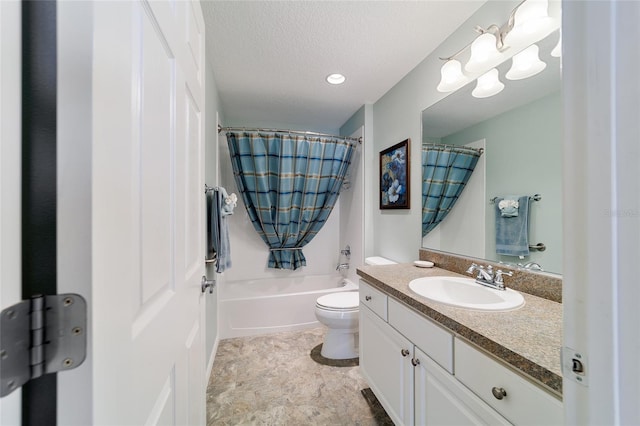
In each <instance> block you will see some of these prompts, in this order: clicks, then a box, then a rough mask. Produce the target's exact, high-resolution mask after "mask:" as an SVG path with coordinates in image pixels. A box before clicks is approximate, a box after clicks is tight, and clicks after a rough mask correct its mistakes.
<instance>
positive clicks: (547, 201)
mask: <svg viewBox="0 0 640 426" xmlns="http://www.w3.org/2000/svg"><path fill="white" fill-rule="evenodd" d="M558 38H559V32H555V33H553V34H551V35H550V36H549V37H547V38H545V39H544V40H542V41H541V42H539V43H538V46H539V47H540V59H541V60H543V61H544V62H546V64H547V67H546V68H545V70H544V71H543V72H541V73H539V74H537V75H535V76H533V77H529V78H526V79H523V80H515V81H512V80H507V79H505V78H504V75H505V73H506V72H507V71H508V69H509V67H510V66H511V61H510V60H508V61H506V62H505V63H503V64H502V65H501V66H499V67H498V70H499V73H500V79H501V80H502V82H503V83H504V85H505V88H504V90H503V91H502V92H500V93H498V94H497V95H495V96H492V97H489V98H483V99H478V98H475V97H473V96H472V94H471V92H472V90H473V89H474V87H475V82H472V83H469V84H467V85H466V86H465V87H463V88H462V89H460V90H458V91H456V92H453V93H452V94H450V95H449V96H447V97H445V98H444V99H443V100H441V101H439V102H438V103H436V104H434V105H432V106H429V107H428V108H426V109H425V110H424V111H422V142H423V144H424V143H441V144H451V145H468V146H472V147H476V148H480V147H481V148H484V154H483V155H482V156H481V157H480V160H479V161H478V164H477V165H476V168H475V170H474V172H473V174H472V176H471V178H470V179H469V182H468V183H467V186H466V188H465V189H464V191H463V193H462V194H461V196H460V198H459V199H458V202H457V203H456V205H455V206H454V208H453V210H452V211H451V212H450V213H449V215H448V216H447V217H446V218H445V219H444V220H443V221H442V222H441V223H440V224H439V225H438V226H437V227H436V228H435V229H434V230H432V231H431V232H430V233H429V234H427V235H426V236H424V237H423V240H422V246H423V247H425V248H429V249H433V250H441V251H445V252H451V253H456V254H460V255H464V256H470V257H475V258H478V259H486V260H491V261H497V262H504V263H507V264H510V265H512V266H518V264H520V265H521V266H522V267H524V266H527V267H528V268H531V266H533V269H535V268H536V265H532V263H535V264H539V265H540V266H541V267H542V268H543V270H544V271H545V272H553V273H558V274H561V273H562V168H561V167H562V144H561V137H562V112H561V94H560V85H561V78H560V59H559V58H555V57H553V56H551V50H552V49H553V48H554V47H555V45H556V44H557V42H558ZM536 194H539V198H540V199H539V200H538V201H535V200H532V201H531V202H530V204H529V244H530V245H532V246H536V245H538V244H543V245H544V251H540V250H537V249H535V248H532V249H531V251H530V253H529V255H527V256H524V257H522V258H521V257H518V256H505V255H500V254H497V253H496V221H497V220H499V219H498V218H497V216H498V215H497V214H496V205H495V204H494V202H493V201H492V200H494V199H495V197H500V198H503V197H507V196H524V195H529V196H531V197H533V196H534V195H536ZM498 226H500V225H498ZM538 247H541V246H538Z"/></svg>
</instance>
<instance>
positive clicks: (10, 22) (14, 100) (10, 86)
mask: <svg viewBox="0 0 640 426" xmlns="http://www.w3.org/2000/svg"><path fill="white" fill-rule="evenodd" d="M20 81H21V80H20V2H4V1H3V2H0V284H1V285H0V310H2V309H4V308H6V307H8V306H11V305H13V304H14V303H17V302H19V301H20V300H21V299H22V298H21V295H22V286H21V278H20V276H21V274H20V265H21V260H20V238H21V237H20V202H21V201H20V200H21V198H20V181H21V176H20V158H21V156H20V155H21V151H20V144H21V139H20V126H21V121H20ZM20 396H21V394H20V390H16V391H14V392H13V393H12V394H10V395H9V396H6V397H4V398H2V399H0V424H3V425H14V424H19V423H20Z"/></svg>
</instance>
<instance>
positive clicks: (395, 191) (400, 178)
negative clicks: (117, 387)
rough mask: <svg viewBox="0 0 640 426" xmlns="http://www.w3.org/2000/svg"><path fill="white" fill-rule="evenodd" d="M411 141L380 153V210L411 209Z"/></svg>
mask: <svg viewBox="0 0 640 426" xmlns="http://www.w3.org/2000/svg"><path fill="white" fill-rule="evenodd" d="M410 148H411V139H405V140H403V141H402V142H400V143H397V144H395V145H393V146H392V147H389V148H387V149H385V150H383V151H380V175H379V176H380V185H379V187H378V192H379V194H380V209H381V210H385V209H410V208H411V196H410V194H411V191H410V186H411V161H410V154H411V150H410Z"/></svg>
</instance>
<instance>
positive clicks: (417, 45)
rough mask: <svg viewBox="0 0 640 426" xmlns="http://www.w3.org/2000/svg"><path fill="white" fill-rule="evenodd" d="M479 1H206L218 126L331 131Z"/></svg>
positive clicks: (401, 74) (388, 84) (405, 69)
mask: <svg viewBox="0 0 640 426" xmlns="http://www.w3.org/2000/svg"><path fill="white" fill-rule="evenodd" d="M483 3H484V1H480V0H475V1H453V0H449V1H430V0H422V1H399V0H396V1H326V0H325V1H217V0H204V1H202V8H203V11H204V16H205V22H206V31H207V59H208V61H209V62H210V63H211V65H212V67H213V72H214V75H215V79H216V85H217V87H218V91H219V96H220V100H221V103H222V111H223V114H224V117H225V123H223V124H224V125H234V126H242V125H247V126H263V127H286V128H291V129H306V130H312V131H335V130H337V129H338V128H339V127H340V126H341V125H342V124H344V122H345V121H346V120H348V119H349V117H351V115H352V114H353V113H354V112H356V111H357V110H358V108H360V106H362V105H363V104H365V103H373V102H375V101H377V100H378V99H379V98H380V97H381V96H382V95H384V94H385V93H386V92H387V91H388V90H389V89H391V88H392V87H393V86H394V85H395V84H396V83H397V82H398V81H400V80H401V79H402V77H404V76H405V75H406V74H407V73H408V72H409V71H411V70H412V69H413V68H414V67H415V66H416V65H418V64H419V63H420V62H421V61H422V60H423V59H424V58H425V57H426V56H427V55H428V54H429V53H430V52H431V51H432V50H433V49H435V48H436V47H437V46H438V45H439V44H440V43H441V42H442V41H443V40H444V39H445V38H446V37H447V36H448V35H449V34H451V33H452V32H453V31H455V30H456V28H458V26H459V25H460V24H462V23H463V22H464V21H465V20H466V19H467V18H469V16H470V15H472V14H473V12H475V11H476V10H477V9H478V8H479V7H480V6H482V4H483ZM335 72H339V73H342V74H344V75H345V76H346V77H347V80H346V82H345V83H344V84H342V85H340V86H332V85H329V84H327V83H326V81H325V77H326V76H327V75H329V74H331V73H335Z"/></svg>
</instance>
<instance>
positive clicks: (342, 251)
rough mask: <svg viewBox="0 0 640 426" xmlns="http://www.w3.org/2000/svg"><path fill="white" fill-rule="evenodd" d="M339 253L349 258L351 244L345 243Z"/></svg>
mask: <svg viewBox="0 0 640 426" xmlns="http://www.w3.org/2000/svg"><path fill="white" fill-rule="evenodd" d="M340 254H344V255H345V256H346V257H347V260H349V259H351V246H349V245H347V246H346V247H345V248H344V250H340Z"/></svg>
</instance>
